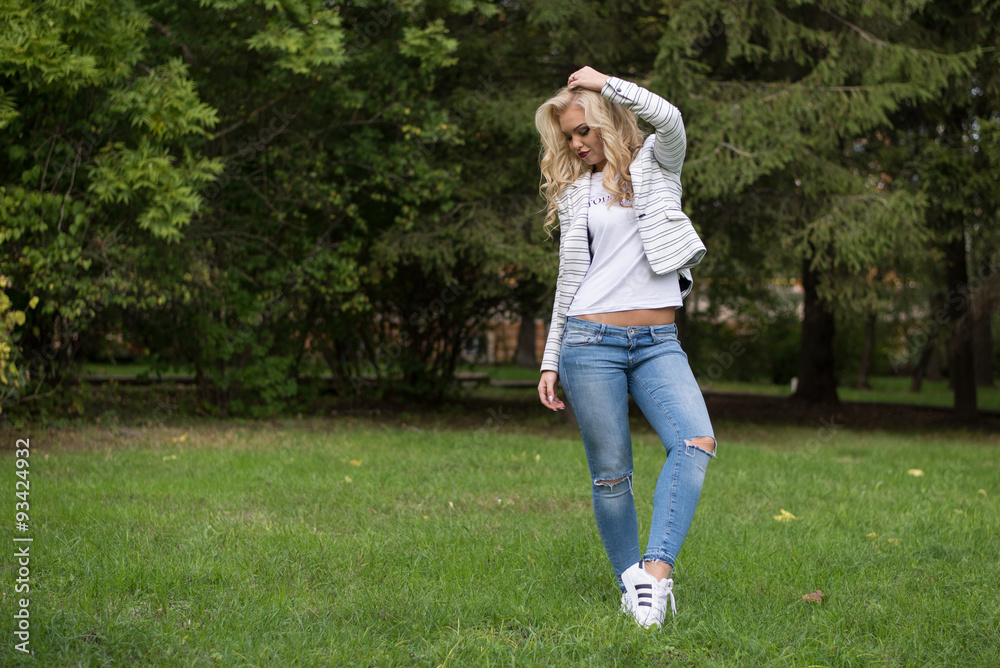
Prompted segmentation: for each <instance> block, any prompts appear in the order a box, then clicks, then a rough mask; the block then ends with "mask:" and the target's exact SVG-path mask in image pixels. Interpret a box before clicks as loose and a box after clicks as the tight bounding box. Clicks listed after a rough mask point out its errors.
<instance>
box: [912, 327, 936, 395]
mask: <svg viewBox="0 0 1000 668" xmlns="http://www.w3.org/2000/svg"><path fill="white" fill-rule="evenodd" d="M936 340H937V336H936V335H932V336H931V337H930V338H929V339H928V340H927V343H926V345H924V349H923V351H921V353H920V359H919V360H918V361H917V364H916V366H915V367H914V368H913V380H911V381H910V392H919V391H920V387H921V385H923V382H924V374H926V373H927V365H928V364H929V363H930V361H931V358H932V357H933V356H934V350H935V348H936V347H937V343H936Z"/></svg>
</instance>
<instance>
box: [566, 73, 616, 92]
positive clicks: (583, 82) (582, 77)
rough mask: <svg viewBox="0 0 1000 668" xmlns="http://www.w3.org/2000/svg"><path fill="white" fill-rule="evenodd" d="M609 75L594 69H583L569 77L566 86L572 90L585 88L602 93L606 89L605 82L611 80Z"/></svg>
mask: <svg viewBox="0 0 1000 668" xmlns="http://www.w3.org/2000/svg"><path fill="white" fill-rule="evenodd" d="M610 78H611V77H609V76H608V75H607V74H601V73H600V72H598V71H597V70H595V69H594V68H593V67H582V68H580V69H578V70H577V71H576V72H573V74H571V75H569V81H567V82H566V85H567V86H569V87H570V88H584V89H586V90H592V91H594V92H595V93H600V92H601V89H602V88H604V82H605V81H607V80H608V79H610Z"/></svg>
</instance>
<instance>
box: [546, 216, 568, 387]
mask: <svg viewBox="0 0 1000 668" xmlns="http://www.w3.org/2000/svg"><path fill="white" fill-rule="evenodd" d="M564 231H565V230H563V229H561V228H560V234H559V276H558V278H556V295H555V298H554V299H553V300H552V318H551V320H549V334H548V336H547V337H546V339H545V352H543V353H542V368H541V371H555V372H556V373H559V354H560V352H561V350H562V335H563V330H564V329H565V328H566V315H565V311H563V313H562V314H560V312H559V306H560V302H561V301H562V299H561V296H562V285H563V274H564V272H565V269H566V263H565V260H564V259H563V258H564V255H565V254H564V252H563V251H564V248H565V246H564V244H563V241H564V240H565V238H566V235H565V234H563V232H564Z"/></svg>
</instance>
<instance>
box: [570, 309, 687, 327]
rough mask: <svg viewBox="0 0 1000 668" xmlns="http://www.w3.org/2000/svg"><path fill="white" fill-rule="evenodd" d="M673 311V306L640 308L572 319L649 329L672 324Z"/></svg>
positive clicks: (579, 316) (590, 314) (589, 314)
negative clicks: (654, 326)
mask: <svg viewBox="0 0 1000 668" xmlns="http://www.w3.org/2000/svg"><path fill="white" fill-rule="evenodd" d="M674 309H675V307H673V306H665V307H663V308H641V309H635V310H633V311H614V312H612V313H587V314H585V315H575V316H573V317H574V318H580V319H581V320H590V321H591V322H599V323H601V324H602V325H611V326H613V327H650V326H653V325H669V324H671V323H673V321H674Z"/></svg>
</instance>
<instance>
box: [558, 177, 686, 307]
mask: <svg viewBox="0 0 1000 668" xmlns="http://www.w3.org/2000/svg"><path fill="white" fill-rule="evenodd" d="M603 177H604V174H603V173H602V172H594V173H593V175H591V177H590V203H589V207H590V208H589V209H588V222H587V227H588V233H589V236H590V256H591V261H590V269H588V270H587V275H586V276H584V277H583V282H582V283H580V288H579V289H578V290H577V293H576V295H575V296H574V297H573V303H572V304H570V307H569V311H567V312H566V315H585V314H588V313H610V312H613V311H631V310H634V309H646V308H663V307H665V306H681V305H683V303H684V302H683V300H682V299H681V286H680V283H679V282H678V280H677V272H676V271H672V272H670V273H668V274H662V275H661V274H657V273H656V272H654V271H653V268H652V267H651V266H649V260H647V259H646V252H645V251H644V250H643V247H642V237H641V236H640V235H639V225H638V223H637V222H636V218H635V209H634V208H633V207H632V206H631V202H630V201H629V200H624V201H623V202H622V204H627V205H628V206H622V205H621V204H615V205H614V206H612V207H611V208H608V202H610V201H611V197H612V196H611V193H609V192H608V191H607V190H605V189H604V183H603Z"/></svg>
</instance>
